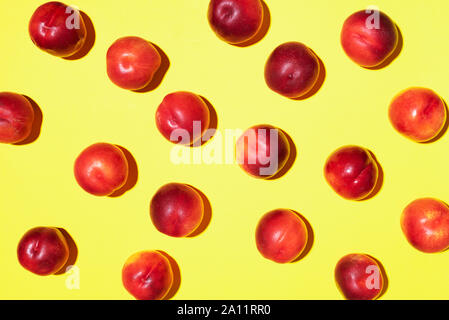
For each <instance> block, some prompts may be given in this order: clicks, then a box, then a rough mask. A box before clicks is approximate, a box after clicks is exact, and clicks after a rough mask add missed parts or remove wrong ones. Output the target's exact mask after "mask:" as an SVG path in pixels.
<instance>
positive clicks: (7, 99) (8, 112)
mask: <svg viewBox="0 0 449 320" xmlns="http://www.w3.org/2000/svg"><path fill="white" fill-rule="evenodd" d="M33 121H34V110H33V107H32V106H31V103H30V102H29V101H28V99H27V98H25V97H24V96H22V95H20V94H17V93H12V92H0V142H2V143H17V142H20V141H22V140H24V139H26V138H27V137H28V136H29V135H30V133H31V129H32V127H33Z"/></svg>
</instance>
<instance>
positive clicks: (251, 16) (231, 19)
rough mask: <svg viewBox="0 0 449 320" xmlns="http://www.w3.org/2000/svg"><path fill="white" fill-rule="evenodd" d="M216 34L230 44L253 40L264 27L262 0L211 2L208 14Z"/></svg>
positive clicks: (215, 0)
mask: <svg viewBox="0 0 449 320" xmlns="http://www.w3.org/2000/svg"><path fill="white" fill-rule="evenodd" d="M207 18H208V21H209V25H210V27H211V28H212V30H213V31H214V32H215V34H216V35H217V36H218V37H219V38H220V39H222V40H223V41H226V42H228V43H230V44H239V43H243V42H246V41H248V40H251V38H253V37H254V36H255V35H256V34H257V32H258V31H259V29H260V28H261V26H262V21H263V6H262V3H261V1H260V0H211V1H210V2H209V8H208V12H207Z"/></svg>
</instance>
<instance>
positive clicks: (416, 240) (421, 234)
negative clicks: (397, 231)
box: [401, 198, 449, 253]
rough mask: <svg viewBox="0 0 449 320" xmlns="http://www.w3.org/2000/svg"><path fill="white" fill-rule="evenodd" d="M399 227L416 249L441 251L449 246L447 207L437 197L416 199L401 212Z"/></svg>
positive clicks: (427, 251) (448, 209)
mask: <svg viewBox="0 0 449 320" xmlns="http://www.w3.org/2000/svg"><path fill="white" fill-rule="evenodd" d="M401 228H402V231H403V232H404V235H405V237H406V238H407V240H408V242H409V243H410V244H411V245H412V246H413V247H415V248H416V249H418V250H420V251H422V252H426V253H435V252H442V251H444V250H446V249H447V248H448V247H449V208H448V206H447V205H446V204H445V203H444V202H442V201H440V200H438V199H433V198H422V199H417V200H415V201H413V202H411V203H410V204H409V205H408V206H407V207H406V208H405V209H404V211H403V212H402V215H401Z"/></svg>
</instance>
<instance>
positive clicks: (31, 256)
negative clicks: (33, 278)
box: [17, 227, 69, 276]
mask: <svg viewBox="0 0 449 320" xmlns="http://www.w3.org/2000/svg"><path fill="white" fill-rule="evenodd" d="M17 257H18V259H19V262H20V264H21V265H22V266H23V267H24V268H25V269H27V270H28V271H31V272H33V273H35V274H37V275H41V276H46V275H50V274H54V273H56V272H58V271H59V270H60V269H61V268H62V267H63V266H64V265H65V263H66V262H67V259H68V258H69V246H68V244H67V240H66V239H65V238H64V235H63V234H62V232H61V231H59V230H58V229H57V228H53V227H37V228H33V229H31V230H29V231H27V232H26V233H25V234H24V235H23V237H22V239H20V242H19V245H18V247H17Z"/></svg>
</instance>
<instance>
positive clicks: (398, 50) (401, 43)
mask: <svg viewBox="0 0 449 320" xmlns="http://www.w3.org/2000/svg"><path fill="white" fill-rule="evenodd" d="M396 29H397V30H398V43H397V44H396V47H395V49H394V50H393V52H392V53H391V54H390V55H389V56H388V57H387V58H386V59H385V60H384V61H383V62H381V63H380V64H379V65H377V66H374V67H364V68H365V69H368V70H380V69H383V68H385V67H387V66H389V65H390V64H391V63H392V62H393V61H394V60H396V58H397V57H399V55H400V54H401V52H402V48H403V47H404V38H403V37H402V32H401V29H400V28H399V26H398V25H397V24H396Z"/></svg>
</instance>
